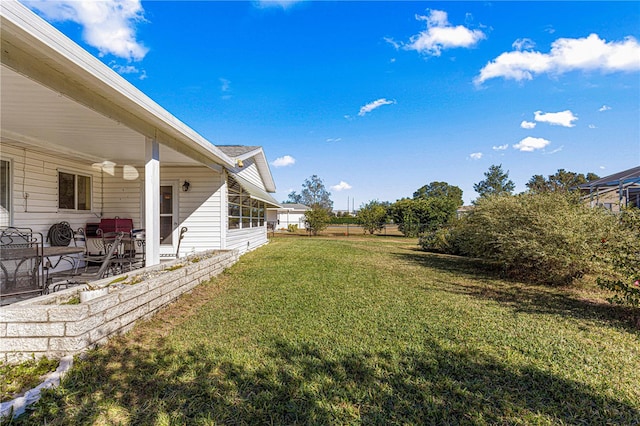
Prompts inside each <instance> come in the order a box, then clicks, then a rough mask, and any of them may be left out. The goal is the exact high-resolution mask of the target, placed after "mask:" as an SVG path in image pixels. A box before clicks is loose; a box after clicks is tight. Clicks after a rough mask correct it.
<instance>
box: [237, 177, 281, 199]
mask: <svg viewBox="0 0 640 426" xmlns="http://www.w3.org/2000/svg"><path fill="white" fill-rule="evenodd" d="M231 175H232V176H233V178H234V179H235V180H236V181H237V182H238V183H239V184H240V186H241V187H242V188H244V190H245V191H247V192H248V193H249V196H250V197H251V198H253V199H254V200H258V201H262V202H264V203H266V204H267V205H269V206H271V207H281V206H280V204H279V203H278V202H277V201H276V199H275V198H273V197H272V196H271V194H269V193H268V192H267V191H265V190H264V189H262V188H259V187H258V186H256V185H254V184H252V183H251V182H249V181H248V180H246V179H244V178H243V177H242V176H240V175H238V174H236V173H231Z"/></svg>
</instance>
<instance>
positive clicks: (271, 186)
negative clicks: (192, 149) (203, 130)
mask: <svg viewBox="0 0 640 426" xmlns="http://www.w3.org/2000/svg"><path fill="white" fill-rule="evenodd" d="M218 148H220V150H221V151H222V152H224V153H225V154H227V155H228V156H229V157H231V158H232V159H233V160H234V164H235V168H234V169H232V170H231V171H232V172H234V173H237V172H238V171H239V170H240V169H241V167H239V166H238V160H241V161H245V160H248V159H250V158H252V159H253V160H254V162H255V164H256V167H257V168H258V173H260V178H261V179H262V183H264V187H265V189H266V190H267V192H276V184H275V182H274V180H273V175H272V174H271V169H270V168H269V163H268V162H267V157H266V156H265V155H264V150H263V149H262V147H261V146H245V145H218Z"/></svg>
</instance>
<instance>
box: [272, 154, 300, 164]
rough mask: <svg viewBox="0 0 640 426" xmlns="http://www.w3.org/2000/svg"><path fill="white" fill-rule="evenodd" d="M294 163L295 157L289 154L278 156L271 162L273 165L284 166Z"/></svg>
mask: <svg viewBox="0 0 640 426" xmlns="http://www.w3.org/2000/svg"><path fill="white" fill-rule="evenodd" d="M295 163H296V159H295V158H293V157H292V156H290V155H285V156H284V157H278V158H276V159H275V160H273V161H272V162H271V165H272V166H273V167H286V166H292V165H294V164H295Z"/></svg>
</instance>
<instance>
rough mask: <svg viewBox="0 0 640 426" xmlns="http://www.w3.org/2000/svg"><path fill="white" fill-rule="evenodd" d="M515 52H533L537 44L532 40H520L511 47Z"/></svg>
mask: <svg viewBox="0 0 640 426" xmlns="http://www.w3.org/2000/svg"><path fill="white" fill-rule="evenodd" d="M511 47H513V48H514V49H515V50H531V49H533V48H534V47H536V44H535V42H534V41H533V40H531V39H530V38H519V39H517V40H516V41H514V42H513V44H512V45H511Z"/></svg>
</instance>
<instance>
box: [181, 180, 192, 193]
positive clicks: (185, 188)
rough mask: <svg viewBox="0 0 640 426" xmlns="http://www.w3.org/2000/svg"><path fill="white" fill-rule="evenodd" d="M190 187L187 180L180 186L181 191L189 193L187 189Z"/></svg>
mask: <svg viewBox="0 0 640 426" xmlns="http://www.w3.org/2000/svg"><path fill="white" fill-rule="evenodd" d="M190 186H191V184H190V183H189V181H188V180H185V181H184V183H183V184H182V190H183V191H184V192H187V191H189V187H190Z"/></svg>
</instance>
